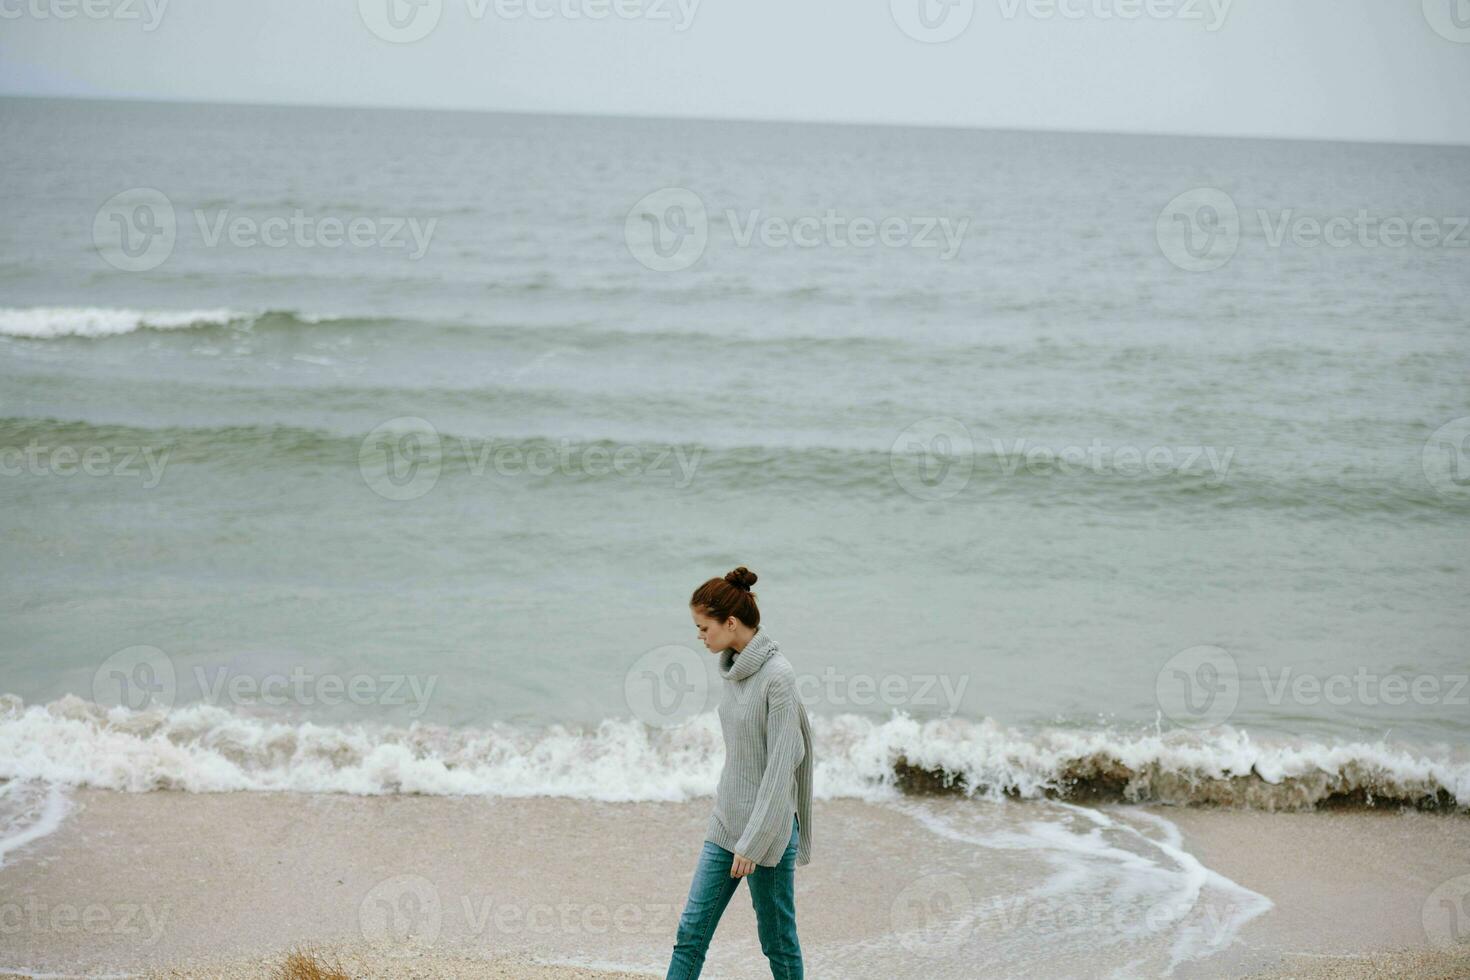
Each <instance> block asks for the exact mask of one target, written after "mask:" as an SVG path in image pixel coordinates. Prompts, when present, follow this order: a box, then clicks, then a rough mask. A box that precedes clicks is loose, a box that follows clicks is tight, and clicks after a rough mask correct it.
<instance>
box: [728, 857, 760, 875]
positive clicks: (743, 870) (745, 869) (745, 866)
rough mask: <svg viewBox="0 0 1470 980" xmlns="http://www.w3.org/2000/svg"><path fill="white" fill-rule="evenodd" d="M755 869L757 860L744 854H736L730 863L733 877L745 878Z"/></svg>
mask: <svg viewBox="0 0 1470 980" xmlns="http://www.w3.org/2000/svg"><path fill="white" fill-rule="evenodd" d="M754 870H755V862H754V861H752V860H751V859H750V858H748V857H746V856H745V855H743V854H737V855H735V860H734V861H733V862H732V863H731V864H730V877H731V878H744V877H745V876H746V875H748V874H750V873H751V872H752V871H754Z"/></svg>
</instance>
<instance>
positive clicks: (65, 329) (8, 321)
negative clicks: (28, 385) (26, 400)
mask: <svg viewBox="0 0 1470 980" xmlns="http://www.w3.org/2000/svg"><path fill="white" fill-rule="evenodd" d="M250 319H252V314H249V313H242V312H240V311H238V310H227V309H215V310H129V309H113V308H109V307H98V306H41V307H31V308H26V309H19V308H13V307H5V308H0V336H6V337H24V338H26V339H30V340H53V339H56V338H59V337H115V336H118V335H119V334H127V333H133V332H134V331H137V330H185V329H189V328H191V327H222V326H226V325H229V324H234V323H243V322H246V321H249V320H250Z"/></svg>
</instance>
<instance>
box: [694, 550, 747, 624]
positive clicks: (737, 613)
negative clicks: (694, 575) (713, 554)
mask: <svg viewBox="0 0 1470 980" xmlns="http://www.w3.org/2000/svg"><path fill="white" fill-rule="evenodd" d="M755 580H756V574H755V572H752V571H751V570H750V569H748V568H746V567H745V566H744V565H741V566H740V567H739V568H736V569H734V570H732V571H729V572H726V573H725V577H724V578H712V579H710V580H709V581H708V582H706V583H704V584H703V585H701V586H700V587H699V588H697V589H695V590H694V595H692V596H690V598H689V605H690V606H691V607H693V608H694V609H696V610H698V611H699V612H701V613H703V614H704V615H706V616H708V617H709V618H711V619H715V620H719V621H720V622H722V623H723V622H724V621H725V620H727V619H729V618H730V617H731V616H734V617H735V618H736V619H738V620H740V621H741V622H742V623H744V624H745V625H746V626H750V627H756V626H759V625H760V624H761V611H760V608H759V607H758V606H757V605H756V604H755V593H754V592H752V591H750V587H751V586H752V585H754V584H755Z"/></svg>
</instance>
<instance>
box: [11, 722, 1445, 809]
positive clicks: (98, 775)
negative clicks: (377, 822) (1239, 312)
mask: <svg viewBox="0 0 1470 980" xmlns="http://www.w3.org/2000/svg"><path fill="white" fill-rule="evenodd" d="M812 729H813V740H814V752H815V754H816V757H817V766H816V773H815V782H814V787H813V789H814V793H815V795H816V796H818V797H820V798H823V799H836V798H858V799H866V800H872V801H880V800H897V799H902V798H904V797H906V796H921V795H927V794H933V793H948V794H957V795H961V796H966V797H983V798H988V799H1004V798H1019V799H1042V798H1048V799H1061V800H1070V801H1075V802H1084V803H1090V802H1099V801H1116V802H1134V803H1142V802H1159V803H1169V804H1183V805H1216V806H1233V807H1246V808H1254V809H1264V810H1302V809H1312V808H1316V807H1334V806H1361V807H1383V806H1387V807H1400V806H1413V807H1417V808H1421V809H1444V810H1458V811H1462V812H1463V811H1466V810H1467V809H1470V760H1466V759H1464V758H1455V757H1452V755H1451V753H1450V751H1449V750H1448V749H1443V748H1439V749H1432V748H1418V747H1410V746H1406V745H1390V744H1388V743H1385V742H1378V743H1367V742H1352V743H1341V744H1327V743H1323V742H1313V741H1305V740H1298V741H1290V742H1288V741H1276V742H1273V741H1266V740H1257V739H1255V738H1253V737H1252V736H1251V735H1250V734H1249V733H1247V732H1243V731H1238V730H1233V729H1225V730H1221V731H1218V732H1214V733H1208V734H1198V733H1192V732H1183V731H1174V732H1155V733H1132V734H1130V733H1121V732H1113V731H1103V730H1097V731H1066V730H1057V729H1050V730H1042V731H1037V732H1025V731H1021V730H1019V729H1015V728H1010V727H1006V726H1003V725H1000V724H998V723H996V722H995V721H993V720H983V721H968V720H964V719H959V718H948V719H939V720H931V721H920V720H917V719H913V718H910V717H908V716H907V715H904V714H903V713H901V712H898V711H895V712H894V713H893V714H892V716H891V717H890V718H888V719H887V720H875V719H872V718H865V717H861V716H857V715H850V714H842V715H834V716H821V715H817V716H813V718H812ZM723 756H724V752H723V742H722V740H721V736H720V728H719V720H718V717H717V716H716V715H715V714H714V713H713V712H709V713H706V714H703V715H699V716H696V717H695V718H692V719H690V720H689V721H688V722H686V723H685V724H683V725H681V726H678V727H676V728H670V729H662V728H655V727H651V726H648V725H645V724H643V723H642V722H640V721H637V720H634V719H628V718H615V719H606V720H604V721H602V722H600V723H598V724H597V725H596V726H593V727H579V726H572V725H550V726H547V727H544V728H530V727H524V726H517V725H511V724H506V723H496V724H493V725H491V726H489V727H483V728H450V727H444V726H436V725H427V724H421V723H414V724H412V725H410V726H409V727H407V728H401V727H389V726H373V725H323V724H316V723H313V722H302V721H294V720H285V719H273V718H266V717H259V716H249V715H245V714H241V713H238V712H232V711H231V710H228V709H226V708H223V707H220V706H217V705H211V704H196V705H191V706H184V707H176V708H174V709H172V710H162V709H157V710H143V711H130V710H127V709H125V708H110V709H109V708H107V707H104V706H101V705H98V704H95V703H92V702H89V701H85V700H82V699H80V698H78V697H76V696H74V695H68V696H66V697H63V698H61V699H59V700H57V701H54V702H51V703H50V704H45V705H29V706H27V705H25V704H23V703H22V701H21V700H20V699H19V698H17V697H15V696H14V695H5V696H4V697H3V698H0V779H6V780H20V781H40V782H44V783H47V784H60V785H65V786H82V787H94V788H102V789H112V790H122V791H127V792H147V791H152V790H181V791H185V792H195V793H207V792H230V791H242V790H244V791H250V790H258V791H293V792H320V793H350V794H359V795H381V794H400V793H405V794H422V795H469V796H496V797H526V796H556V797H571V798H577V799H587V800H599V801H606V802H631V801H644V800H650V801H684V800H689V799H693V798H696V797H708V796H711V795H713V793H714V791H715V787H716V785H717V784H718V781H719V774H720V767H721V766H722V764H723Z"/></svg>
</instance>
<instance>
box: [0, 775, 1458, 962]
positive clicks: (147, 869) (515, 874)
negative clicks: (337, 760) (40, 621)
mask: <svg viewBox="0 0 1470 980" xmlns="http://www.w3.org/2000/svg"><path fill="white" fill-rule="evenodd" d="M69 801H70V804H71V807H70V812H69V813H68V814H67V816H66V818H65V820H64V821H63V823H62V825H61V826H60V827H59V828H58V829H56V830H55V832H54V833H52V834H50V835H48V836H46V837H42V838H39V839H37V840H35V841H33V842H31V843H30V844H27V845H25V846H24V847H21V848H18V849H17V850H15V851H13V852H12V853H11V854H10V855H9V856H8V859H7V863H6V864H5V865H4V866H3V867H0V911H3V912H4V913H5V916H4V918H0V927H4V929H5V932H6V933H7V936H6V937H5V938H6V941H5V944H4V945H5V947H6V949H7V950H8V952H7V953H6V955H5V957H4V958H3V960H0V970H4V969H12V970H14V969H22V970H30V971H33V972H35V973H38V974H39V973H52V974H60V975H69V976H100V975H106V974H112V975H119V974H121V975H127V976H141V977H147V978H149V980H154V978H163V977H171V976H172V977H178V976H211V977H220V978H222V980H233V978H234V977H245V976H254V977H259V976H264V975H269V971H270V970H271V969H272V966H273V964H274V963H275V962H277V961H278V960H279V958H281V957H283V956H284V954H285V952H287V951H289V950H291V949H293V948H297V947H301V946H313V947H317V948H320V949H324V950H331V951H335V952H337V953H339V954H340V955H341V957H342V959H343V962H344V965H346V964H347V963H348V962H349V961H352V962H356V963H358V964H360V965H359V967H358V969H361V970H362V971H363V972H362V973H359V974H354V975H361V976H375V977H376V976H382V977H398V976H402V977H405V978H407V977H416V976H423V977H429V976H446V975H451V976H466V977H471V978H474V977H486V978H501V977H504V978H507V980H512V978H514V980H521V978H525V980H563V978H565V980H572V978H577V980H585V978H591V977H602V976H606V977H614V976H618V977H626V976H643V977H648V976H662V975H663V972H664V970H665V969H666V968H667V962H668V955H669V953H670V951H671V950H672V944H673V939H674V934H675V928H676V925H677V920H678V916H679V913H680V911H681V910H682V907H683V900H684V897H685V894H686V892H687V888H688V884H689V876H690V873H691V871H692V868H693V862H694V860H695V857H696V853H697V850H698V845H699V841H700V840H701V838H702V834H703V827H704V823H705V820H706V818H707V815H708V805H709V804H708V801H705V800H696V801H694V802H691V803H598V802H590V801H582V800H572V799H560V798H549V797H533V798H524V799H503V798H484V797H459V798H456V797H425V796H370V797H359V796H345V795H330V794H291V793H220V794H191V793H182V792H176V791H159V792H153V793H136V794H130V793H118V792H114V791H109V790H72V791H69ZM814 822H815V823H816V830H817V834H818V836H817V837H816V839H815V841H814V852H813V862H812V864H811V865H809V866H806V867H804V868H802V869H800V870H799V871H798V873H797V903H798V909H799V916H800V923H801V925H800V929H801V937H802V945H803V950H804V953H805V954H806V964H807V970H808V972H809V973H810V974H811V975H813V976H822V977H835V978H848V977H852V978H866V977H887V978H891V977H894V976H924V977H926V978H931V980H960V978H964V977H967V976H971V975H972V974H971V973H970V972H968V971H971V970H973V965H974V963H975V962H976V961H977V959H978V960H980V961H984V962H988V963H989V964H990V967H989V969H990V972H992V973H993V975H996V976H1010V975H1020V974H1021V973H1022V971H1023V970H1024V971H1026V975H1030V976H1093V975H1106V974H1107V972H1109V970H1111V969H1123V968H1125V967H1127V966H1128V964H1130V963H1132V964H1138V965H1137V966H1134V967H1132V970H1133V972H1131V973H1125V974H1123V975H1130V976H1156V975H1163V974H1164V973H1165V972H1167V970H1168V969H1169V968H1170V964H1171V963H1174V964H1175V965H1177V969H1174V972H1173V973H1172V976H1176V977H1200V978H1215V977H1219V978H1240V977H1247V976H1249V977H1252V978H1259V980H1265V978H1285V977H1292V976H1299V977H1302V978H1308V977H1310V978H1313V980H1316V978H1332V977H1348V978H1360V977H1378V976H1405V977H1426V978H1428V977H1444V978H1448V977H1455V976H1464V975H1470V966H1467V964H1466V958H1467V956H1470V951H1467V950H1465V949H1452V948H1439V947H1437V946H1436V944H1435V942H1434V940H1433V939H1431V937H1430V935H1429V934H1428V933H1427V932H1426V925H1425V921H1426V920H1425V916H1426V914H1427V913H1426V909H1428V911H1429V912H1434V911H1436V909H1435V908H1432V907H1430V906H1428V905H1427V904H1426V903H1427V902H1428V900H1429V899H1430V897H1431V896H1432V894H1434V893H1435V889H1436V888H1437V887H1440V888H1441V889H1442V887H1443V886H1444V885H1445V884H1446V883H1447V882H1449V883H1451V885H1453V883H1454V881H1455V880H1456V879H1457V878H1460V877H1463V878H1464V879H1465V881H1466V882H1467V883H1470V821H1465V820H1463V819H1460V818H1459V817H1457V816H1455V815H1448V814H1422V813H1416V812H1412V811H1410V812H1404V813H1398V814H1391V813H1384V812H1366V813H1357V812H1347V813H1345V812H1325V813H1323V812H1305V813H1288V814H1282V813H1270V812H1263V811H1242V810H1224V809H1207V808H1187V809H1186V808H1174V807H1160V806H1133V807H1105V808H1100V809H1090V808H1084V807H1077V806H1072V805H1066V804H1049V803H1044V802H1031V801H1026V802H1010V801H1007V802H1002V803H989V802H986V801H977V800H969V801H961V800H949V799H932V800H929V799H926V800H910V799H906V800H903V801H900V802H896V803H893V804H877V803H867V802H862V801H858V800H849V799H839V800H818V801H816V815H815V817H814ZM1060 874H1065V875H1068V876H1070V877H1068V878H1063V877H1057V876H1058V875H1060ZM1063 882H1065V887H1064V888H1060V883H1063ZM1059 888H1060V890H1058V889H1059ZM1140 888H1142V889H1145V890H1147V889H1150V888H1152V889H1155V892H1154V893H1153V895H1152V898H1151V899H1150V903H1148V904H1146V905H1142V906H1139V915H1140V917H1139V918H1132V917H1128V918H1125V919H1123V920H1122V925H1123V926H1124V927H1125V931H1126V930H1127V929H1132V928H1134V927H1136V926H1138V925H1139V924H1140V923H1145V922H1146V919H1147V916H1148V915H1150V914H1157V913H1159V912H1160V910H1161V909H1163V910H1167V908H1168V907H1169V905H1170V903H1173V902H1176V901H1179V900H1180V896H1184V900H1185V901H1187V903H1188V904H1189V905H1190V909H1189V916H1188V917H1184V918H1179V919H1178V920H1177V921H1174V920H1170V922H1169V924H1168V928H1165V929H1161V930H1154V931H1146V933H1147V934H1140V935H1139V936H1138V937H1137V939H1136V941H1132V940H1130V941H1129V942H1128V943H1122V942H1117V941H1115V939H1116V937H1115V936H1113V935H1112V932H1113V931H1115V930H1114V926H1115V925H1116V924H1117V920H1116V919H1108V918H1105V917H1106V916H1108V915H1116V908H1115V906H1116V905H1117V903H1116V902H1115V900H1114V899H1115V897H1116V896H1118V895H1120V894H1128V893H1129V891H1130V890H1131V891H1137V890H1138V889H1140ZM745 891H746V889H743V888H742V889H741V892H745ZM956 894H958V895H962V896H963V898H964V901H963V902H961V903H959V904H958V906H955V905H954V903H952V902H950V900H951V899H952V898H953V897H954V896H955V895H956ZM1058 896H1060V898H1058ZM946 902H950V904H949V905H946ZM1018 903H1019V904H1018ZM955 907H957V908H958V909H959V912H960V915H959V916H958V917H955V916H952V915H950V912H951V911H953V908H955ZM935 909H940V910H941V912H940V913H935V912H934V910H935ZM916 910H917V912H916ZM916 914H917V915H918V918H915V915H916ZM1130 916H1131V913H1130ZM1099 922H1100V923H1101V924H1102V925H1104V926H1106V927H1107V928H1105V929H1103V930H1101V931H1098V930H1094V929H1092V926H1094V925H1096V924H1097V923H1099ZM1431 925H1433V926H1434V928H1436V929H1440V931H1441V932H1443V933H1444V935H1448V934H1449V933H1448V932H1447V930H1448V925H1447V924H1445V925H1444V927H1443V928H1442V929H1441V928H1440V926H1439V925H1434V924H1433V923H1431ZM1059 940H1060V941H1059ZM1463 945H1464V944H1462V946H1463ZM402 952H412V953H413V955H411V956H398V955H393V954H396V953H402ZM190 964H192V965H193V972H189V965H190ZM614 968H616V969H620V970H622V971H623V972H622V973H621V974H619V973H616V972H610V971H611V970H613V969H614ZM150 971H151V972H150ZM180 971H183V972H180ZM395 971H396V972H395ZM1093 971H1096V972H1093ZM1457 971H1458V972H1457ZM22 975H25V974H22ZM704 975H705V976H707V977H709V978H710V980H744V978H760V980H764V977H768V976H769V970H768V968H767V967H766V965H765V961H764V957H763V956H762V955H761V953H760V949H759V943H758V940H757V937H756V930H755V920H754V915H753V912H752V908H751V904H750V902H749V900H748V896H746V895H742V894H740V893H737V895H736V897H735V898H734V899H732V901H731V904H730V906H729V907H728V909H727V910H726V912H725V915H724V917H723V918H722V920H721V923H720V927H719V930H718V931H717V933H716V935H715V939H714V941H713V943H712V944H711V947H710V952H709V959H708V961H707V963H706V967H705V971H704ZM0 976H4V974H3V973H0Z"/></svg>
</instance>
